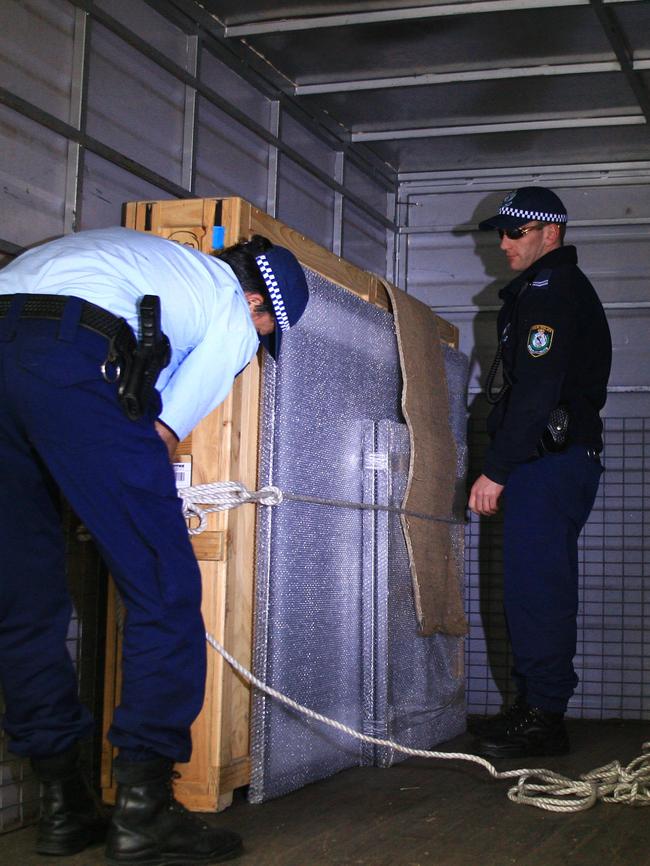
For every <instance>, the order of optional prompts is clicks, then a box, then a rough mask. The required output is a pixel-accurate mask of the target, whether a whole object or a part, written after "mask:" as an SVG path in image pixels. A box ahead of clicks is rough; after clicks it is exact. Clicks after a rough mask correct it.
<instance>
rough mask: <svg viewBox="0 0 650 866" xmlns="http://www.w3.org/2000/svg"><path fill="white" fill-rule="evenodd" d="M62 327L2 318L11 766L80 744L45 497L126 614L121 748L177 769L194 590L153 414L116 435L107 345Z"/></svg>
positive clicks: (191, 704)
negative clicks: (84, 539) (97, 557)
mask: <svg viewBox="0 0 650 866" xmlns="http://www.w3.org/2000/svg"><path fill="white" fill-rule="evenodd" d="M79 309H80V304H79V303H78V302H77V299H71V300H70V301H69V302H68V304H67V305H66V311H65V315H64V318H63V320H62V321H61V322H55V321H46V320H36V319H26V318H25V319H19V318H16V317H15V316H14V317H13V321H12V316H11V315H9V316H8V317H6V318H2V319H0V465H1V467H2V481H1V484H0V549H1V550H2V561H1V564H0V575H1V576H0V683H1V685H2V689H3V692H4V699H5V706H6V712H5V716H4V720H3V724H4V729H5V731H6V733H7V734H8V735H9V737H10V743H11V745H10V747H11V750H12V751H13V752H15V753H16V754H19V755H29V756H32V757H45V756H49V755H53V754H56V753H58V752H61V751H63V750H65V749H67V748H68V747H69V746H71V745H72V744H73V743H74V742H75V741H76V740H78V739H80V738H82V737H84V736H86V735H87V734H89V733H90V731H92V728H93V721H92V719H91V718H90V715H89V713H88V711H87V710H86V709H85V708H84V707H83V706H82V705H81V704H80V702H79V700H78V697H77V679H76V675H75V671H74V668H73V665H72V663H71V661H70V657H69V654H68V651H67V648H66V634H67V631H68V625H69V620H70V614H71V602H70V598H69V595H68V591H67V586H66V575H65V561H64V554H65V551H64V539H63V534H62V529H61V523H60V519H59V508H58V502H57V496H58V493H57V490H56V488H57V487H59V488H60V489H61V490H62V491H63V493H64V495H65V497H66V499H67V500H68V502H69V503H70V505H71V506H72V508H73V509H74V511H75V512H76V514H77V515H78V517H79V518H80V520H81V521H82V522H83V523H84V524H85V526H86V527H87V528H88V530H89V531H90V533H91V534H92V536H93V538H94V540H95V541H96V543H97V545H98V547H99V550H100V552H101V553H102V556H103V557H104V559H105V561H106V563H107V565H108V567H109V569H110V571H111V574H112V576H113V578H114V580H115V583H116V585H117V587H118V589H119V591H120V594H121V596H122V599H123V601H124V605H125V609H126V617H125V624H124V635H123V680H122V695H121V702H120V705H119V706H118V707H117V708H116V710H115V713H114V718H113V724H112V727H111V729H110V732H109V739H110V740H111V742H112V743H113V744H114V745H116V746H118V747H121V748H124V749H129V750H136V751H137V752H141V751H144V753H145V754H147V753H150V752H154V753H156V754H158V755H163V756H166V757H169V758H172V759H173V760H175V761H186V760H188V759H189V756H190V753H191V739H190V725H191V723H192V721H193V720H194V718H195V717H196V716H197V714H198V713H199V711H200V709H201V706H202V703H203V696H204V687H205V667H206V650H205V637H204V626H203V620H202V617H201V610H200V604H201V582H200V574H199V570H198V565H197V563H196V559H195V556H194V553H193V550H192V546H191V544H190V542H189V539H188V534H187V529H186V525H185V521H184V519H183V516H182V511H181V503H180V500H179V498H178V496H177V492H176V487H175V482H174V473H173V470H172V467H171V465H170V462H169V458H168V455H167V450H166V448H165V446H164V444H163V442H162V440H161V439H160V437H159V436H158V434H157V433H156V431H155V427H154V420H155V417H156V414H157V411H158V409H159V406H152V407H151V412H150V414H149V417H145V418H143V419H141V420H139V421H135V422H134V421H129V420H128V419H127V417H126V415H125V414H124V413H123V411H122V409H121V408H120V406H119V403H118V400H117V390H116V385H114V384H109V383H107V382H105V381H104V380H103V378H102V375H101V373H100V365H101V363H102V361H103V360H104V359H105V357H106V351H107V340H106V339H105V338H104V337H102V336H101V335H99V334H95V333H94V332H92V331H89V330H87V329H85V328H82V327H78V316H79Z"/></svg>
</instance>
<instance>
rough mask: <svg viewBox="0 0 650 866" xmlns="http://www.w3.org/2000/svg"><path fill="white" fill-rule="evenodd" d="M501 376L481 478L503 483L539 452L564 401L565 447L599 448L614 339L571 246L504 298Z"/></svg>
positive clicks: (550, 256) (524, 276) (521, 278)
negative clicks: (502, 387)
mask: <svg viewBox="0 0 650 866" xmlns="http://www.w3.org/2000/svg"><path fill="white" fill-rule="evenodd" d="M499 297H500V298H501V299H502V300H503V306H502V308H501V310H500V312H499V316H498V321H497V332H498V338H499V339H500V340H501V345H502V352H503V370H504V376H505V377H506V379H507V380H508V381H509V382H510V383H511V386H510V388H508V390H507V391H506V393H505V394H504V396H503V398H502V399H501V400H500V401H499V402H498V403H497V404H496V405H495V406H494V408H493V409H492V412H491V413H490V416H489V418H488V432H489V434H490V437H491V440H492V441H491V444H490V446H489V448H488V451H487V454H486V458H485V463H484V468H483V473H484V474H485V475H486V476H487V477H488V478H490V479H491V480H492V481H496V482H497V483H499V484H505V483H506V480H507V478H508V475H509V473H510V471H511V470H512V469H513V468H514V467H515V466H516V465H517V464H518V463H523V462H525V461H526V460H529V459H530V458H531V457H532V456H533V455H535V453H536V447H537V443H538V442H539V440H540V438H541V435H542V432H543V431H544V428H545V427H546V424H547V422H548V419H549V415H550V413H551V411H552V410H553V409H554V408H555V407H556V406H558V404H560V403H561V404H564V405H566V406H567V407H568V410H569V416H570V422H569V429H568V444H584V445H585V446H587V447H589V448H594V449H596V450H597V451H600V450H601V449H602V446H603V442H602V421H601V420H600V410H601V409H602V407H603V406H604V405H605V400H606V397H607V380H608V378H609V372H610V368H611V362H612V342H611V336H610V332H609V326H608V324H607V319H606V317H605V312H604V310H603V306H602V304H601V302H600V299H599V298H598V295H597V294H596V291H595V289H594V287H593V286H592V285H591V283H590V282H589V280H588V279H587V277H586V276H585V275H584V274H583V273H582V271H581V270H580V268H579V267H578V258H577V254H576V249H575V247H573V246H567V247H559V248H558V249H555V250H551V252H549V253H547V254H546V255H545V256H542V258H540V259H538V260H537V261H536V262H534V263H533V264H532V265H531V266H530V267H529V268H528V269H527V270H526V271H523V272H522V273H521V274H519V275H518V276H517V277H516V278H515V279H514V280H512V282H510V283H509V284H508V285H507V286H506V287H505V288H504V289H502V290H501V292H500V293H499Z"/></svg>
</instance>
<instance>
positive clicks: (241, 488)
mask: <svg viewBox="0 0 650 866" xmlns="http://www.w3.org/2000/svg"><path fill="white" fill-rule="evenodd" d="M178 495H179V496H180V497H181V499H182V500H183V516H184V517H185V519H186V520H190V519H191V518H193V517H195V518H197V519H198V520H199V525H198V526H196V527H193V528H191V529H188V532H189V534H190V535H198V534H199V533H200V532H203V531H204V530H205V529H206V528H207V525H208V518H207V515H208V514H210V513H211V512H213V511H227V510H228V509H229V508H236V507H237V506H238V505H243V504H244V503H245V502H259V503H260V505H279V504H280V502H282V491H281V490H280V489H279V488H277V487H273V485H269V486H268V487H262V489H261V490H253V491H251V490H248V488H247V487H246V486H245V485H244V484H241V483H240V482H239V481H219V482H214V483H212V484H197V485H195V486H194V487H181V488H180V489H179V491H178ZM202 506H203V507H202ZM205 506H207V507H205Z"/></svg>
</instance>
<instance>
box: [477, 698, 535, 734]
mask: <svg viewBox="0 0 650 866" xmlns="http://www.w3.org/2000/svg"><path fill="white" fill-rule="evenodd" d="M527 709H528V704H527V703H526V699H525V698H524V697H523V695H517V697H516V698H515V700H514V702H513V703H512V704H511V705H510V706H509V707H507V708H506V709H505V710H502V711H501V712H500V713H497V715H496V716H489V717H488V718H476V717H474V718H469V719H468V720H467V730H468V731H469V732H470V734H476V736H477V737H486V736H489V737H493V736H494V735H495V734H502V733H503V732H504V731H505V730H506V729H507V728H508V727H509V726H510V725H511V724H512V723H513V722H514V721H516V720H517V719H518V718H519V716H520V715H521V714H522V713H524V712H525V711H526V710H527Z"/></svg>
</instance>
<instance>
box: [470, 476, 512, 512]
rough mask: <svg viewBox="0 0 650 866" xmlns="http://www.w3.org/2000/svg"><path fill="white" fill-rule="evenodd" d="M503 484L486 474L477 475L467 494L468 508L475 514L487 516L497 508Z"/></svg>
mask: <svg viewBox="0 0 650 866" xmlns="http://www.w3.org/2000/svg"><path fill="white" fill-rule="evenodd" d="M503 488H504V485H503V484H497V482H496V481H492V480H491V479H490V478H488V477H487V475H479V477H478V478H477V479H476V481H475V482H474V484H473V485H472V489H471V491H470V494H469V508H470V510H471V511H473V512H474V513H475V514H483V515H484V516H486V517H489V516H490V515H491V514H496V513H497V511H498V510H499V497H500V496H501V493H502V491H503Z"/></svg>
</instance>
